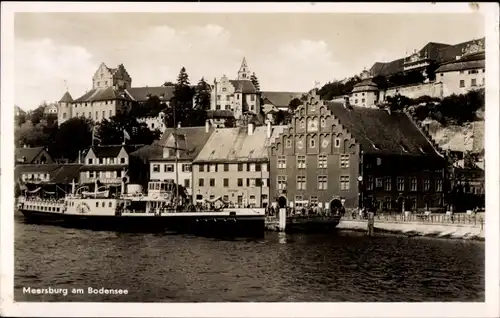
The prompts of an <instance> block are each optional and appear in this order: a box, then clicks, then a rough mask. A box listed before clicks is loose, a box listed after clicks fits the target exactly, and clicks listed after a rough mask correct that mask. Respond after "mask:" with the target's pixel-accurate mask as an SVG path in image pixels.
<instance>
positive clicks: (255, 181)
mask: <svg viewBox="0 0 500 318" xmlns="http://www.w3.org/2000/svg"><path fill="white" fill-rule="evenodd" d="M247 180H250V187H252V188H254V187H255V186H256V185H257V180H256V179H253V178H252V179H247Z"/></svg>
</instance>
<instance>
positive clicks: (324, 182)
mask: <svg viewBox="0 0 500 318" xmlns="http://www.w3.org/2000/svg"><path fill="white" fill-rule="evenodd" d="M326 189H328V178H327V176H318V190H326Z"/></svg>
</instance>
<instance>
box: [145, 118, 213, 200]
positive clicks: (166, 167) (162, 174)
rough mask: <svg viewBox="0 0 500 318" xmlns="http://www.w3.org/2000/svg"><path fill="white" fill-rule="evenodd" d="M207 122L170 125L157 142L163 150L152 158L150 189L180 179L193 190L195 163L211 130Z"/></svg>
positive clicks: (159, 189) (180, 182) (157, 189)
mask: <svg viewBox="0 0 500 318" xmlns="http://www.w3.org/2000/svg"><path fill="white" fill-rule="evenodd" d="M212 131H213V129H212V128H211V126H210V125H209V124H208V122H207V124H206V125H205V127H179V128H176V129H174V128H168V129H167V130H166V132H165V133H164V134H163V136H162V137H161V139H160V141H159V142H158V144H157V146H158V147H160V150H161V152H160V153H158V152H157V150H151V151H152V152H156V154H157V155H156V156H154V157H151V158H149V163H150V182H149V186H148V192H151V193H154V192H158V193H159V192H161V191H164V190H166V186H167V184H169V183H177V184H179V185H181V186H183V187H184V188H186V190H187V192H188V194H189V195H191V194H192V188H193V177H192V163H193V160H194V159H195V158H196V156H197V155H198V153H199V152H200V151H201V149H202V148H203V147H204V145H205V143H206V142H207V140H208V139H209V137H210V135H211V134H212Z"/></svg>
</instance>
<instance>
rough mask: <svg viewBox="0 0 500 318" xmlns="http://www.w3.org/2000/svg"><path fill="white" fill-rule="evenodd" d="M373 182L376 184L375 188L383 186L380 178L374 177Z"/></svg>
mask: <svg viewBox="0 0 500 318" xmlns="http://www.w3.org/2000/svg"><path fill="white" fill-rule="evenodd" d="M375 184H376V187H377V188H382V187H383V184H382V178H376V179H375Z"/></svg>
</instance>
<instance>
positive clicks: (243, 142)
mask: <svg viewBox="0 0 500 318" xmlns="http://www.w3.org/2000/svg"><path fill="white" fill-rule="evenodd" d="M285 128H286V126H273V127H271V129H272V133H271V138H267V127H266V126H260V127H255V128H254V132H253V134H252V135H248V129H247V127H237V128H218V129H216V130H215V131H214V132H213V134H212V136H210V139H209V140H208V141H207V143H206V144H205V147H203V150H202V151H201V152H200V153H199V155H198V157H196V160H195V162H260V161H267V160H268V158H269V153H268V147H269V145H270V144H271V142H272V141H274V140H275V139H276V137H278V136H279V134H281V133H282V132H283V131H284V130H285Z"/></svg>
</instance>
